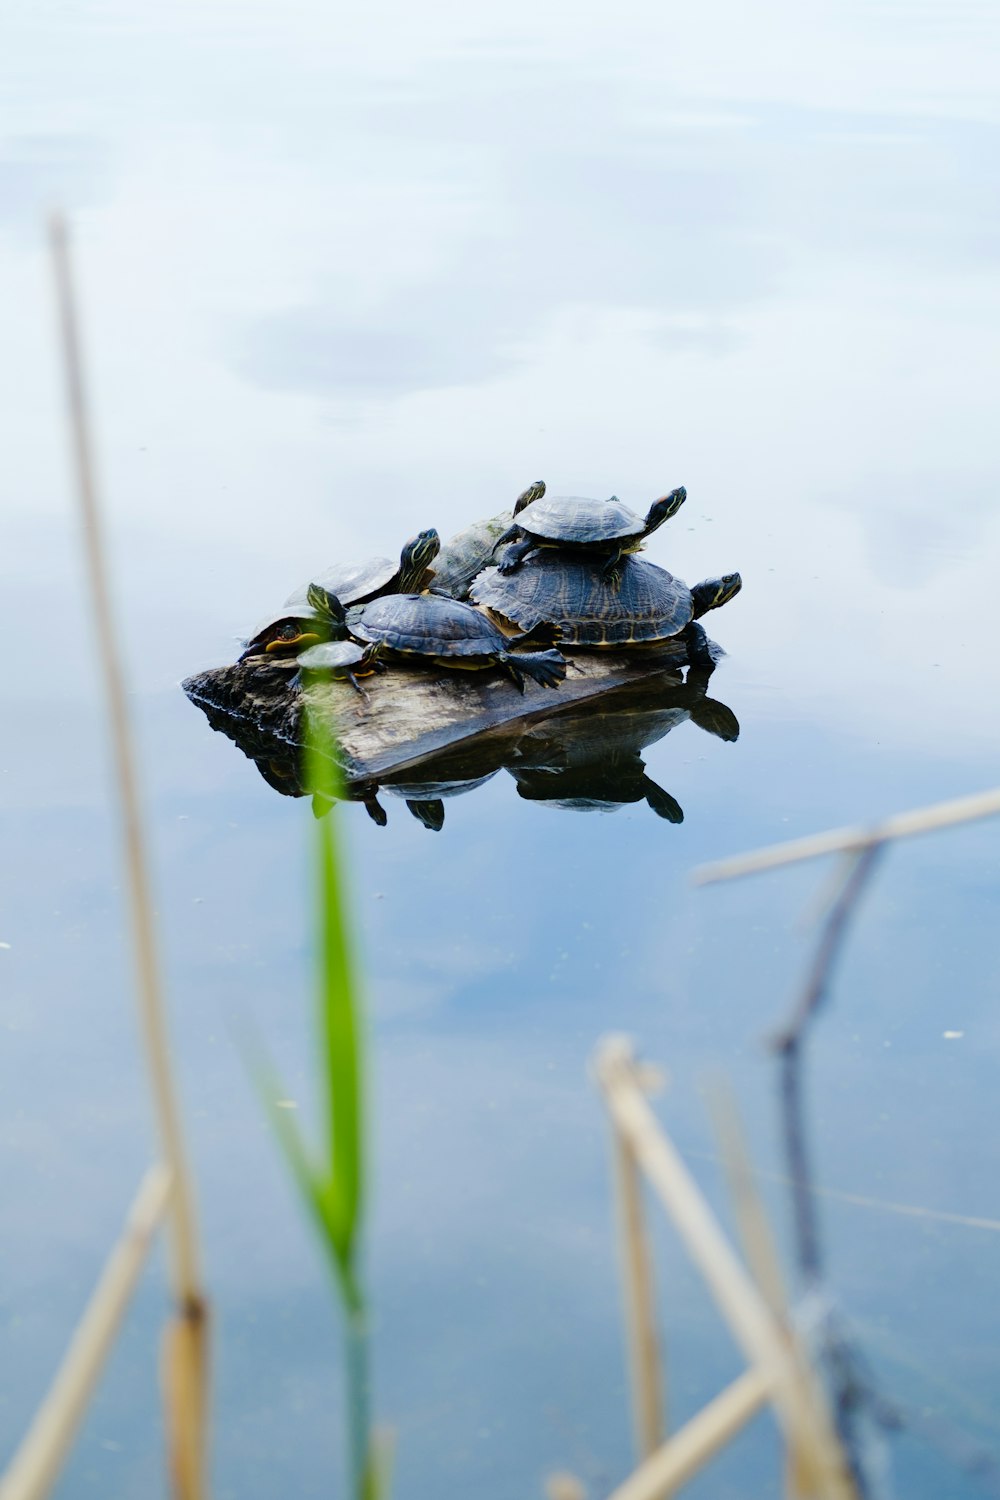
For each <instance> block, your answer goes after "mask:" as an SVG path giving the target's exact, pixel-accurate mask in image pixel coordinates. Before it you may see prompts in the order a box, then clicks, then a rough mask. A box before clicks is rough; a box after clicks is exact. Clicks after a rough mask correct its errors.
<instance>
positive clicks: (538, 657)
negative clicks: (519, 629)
mask: <svg viewBox="0 0 1000 1500" xmlns="http://www.w3.org/2000/svg"><path fill="white" fill-rule="evenodd" d="M500 660H501V661H502V662H503V664H504V666H505V667H506V668H507V671H508V672H509V673H510V675H511V676H512V677H513V679H514V681H515V682H516V683H517V685H518V687H519V688H520V689H521V691H522V693H523V692H524V679H525V677H531V678H532V679H533V680H534V681H535V682H539V683H541V685H542V687H550V688H554V687H558V686H559V684H560V682H562V680H563V678H564V677H565V676H566V658H565V656H563V654H562V652H561V651H519V652H517V653H516V654H515V653H514V652H511V651H505V652H504V653H503V655H502V656H501V658H500Z"/></svg>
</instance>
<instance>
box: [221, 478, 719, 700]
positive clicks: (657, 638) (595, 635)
mask: <svg viewBox="0 0 1000 1500" xmlns="http://www.w3.org/2000/svg"><path fill="white" fill-rule="evenodd" d="M686 498H687V491H686V490H685V489H684V488H683V487H681V488H679V489H674V490H671V491H670V493H669V494H666V495H663V496H662V497H661V498H660V499H658V500H655V501H654V502H653V504H652V505H651V506H650V507H649V509H648V511H647V512H646V515H645V517H644V518H643V517H640V516H638V515H636V514H635V513H634V512H633V511H631V510H630V509H629V508H628V507H627V506H626V505H624V504H623V503H622V501H620V500H619V499H618V497H617V496H612V497H611V498H610V499H609V500H591V499H584V498H581V497H579V496H562V497H560V496H555V497H550V496H547V495H546V492H545V485H544V483H543V482H542V481H540V480H539V481H537V482H536V483H535V484H532V485H529V487H528V488H527V489H526V490H524V492H523V493H522V494H521V495H519V496H518V499H517V501H516V502H515V504H514V507H513V510H512V511H510V512H501V513H500V514H499V515H497V516H492V517H490V518H488V519H487V520H483V521H479V522H476V523H475V524H474V525H473V526H470V527H468V528H467V529H466V530H465V531H462V532H460V533H459V534H458V535H457V536H455V537H453V538H452V540H451V541H450V542H449V543H448V544H447V546H445V547H444V548H442V546H441V542H440V538H439V537H438V534H437V532H436V531H435V530H433V529H428V530H426V531H421V532H420V533H419V534H418V535H417V536H416V537H414V538H413V539H412V540H411V541H409V542H407V543H406V545H405V546H404V547H403V549H402V552H401V554H400V558H399V563H398V565H397V564H395V563H392V562H391V561H389V560H388V559H387V558H376V559H374V560H372V561H369V562H366V563H363V564H360V565H355V566H350V565H345V566H339V567H335V568H332V569H329V570H328V571H327V572H326V573H324V574H322V575H321V576H320V577H318V578H316V579H314V580H312V581H310V583H308V584H306V585H304V586H303V587H302V588H301V589H299V590H297V591H296V592H295V593H294V594H292V595H291V597H290V598H289V599H288V600H286V602H285V604H284V605H283V606H282V609H281V611H280V612H278V613H277V614H275V615H273V616H272V617H270V618H269V619H268V620H267V621H265V622H264V624H263V625H261V626H260V627H259V628H258V629H257V630H256V631H255V632H254V634H253V635H252V636H251V637H250V638H249V640H248V641H247V643H246V649H245V651H244V652H243V655H242V657H241V658H240V659H241V661H242V660H246V659H248V658H253V657H257V656H266V657H268V658H269V659H270V660H271V661H272V662H273V661H275V660H276V659H277V660H283V661H286V662H287V663H288V664H289V665H290V666H292V665H294V666H296V667H299V668H302V669H304V670H306V671H308V672H321V673H324V674H326V675H329V676H330V677H332V678H334V679H340V680H344V681H347V682H349V683H350V684H351V685H352V686H353V687H354V688H356V689H357V690H358V691H359V692H361V691H363V689H362V688H361V687H360V684H359V682H358V680H357V679H358V678H359V677H361V676H364V675H366V674H368V673H370V672H373V671H376V670H381V669H382V668H383V667H384V665H385V664H386V663H387V662H393V661H396V662H410V663H417V664H424V665H427V664H433V665H435V666H439V667H444V668H448V669H460V670H469V669H480V668H487V667H494V666H497V667H501V668H502V669H503V670H504V671H506V672H507V673H508V675H509V676H510V677H512V678H513V680H514V681H515V683H516V684H517V686H518V687H519V688H520V689H521V691H522V692H523V691H524V681H525V678H531V679H533V680H534V681H535V682H537V683H539V684H541V685H543V686H545V687H552V688H554V687H557V686H558V684H559V683H560V682H561V681H562V680H563V678H564V677H565V675H566V659H565V657H564V656H563V655H562V653H561V652H560V651H559V650H556V649H554V645H553V643H554V642H555V641H558V642H559V644H560V645H561V646H567V647H571V648H574V649H577V648H578V649H583V650H593V649H602V648H605V649H606V648H611V649H617V650H626V651H628V650H631V649H633V648H640V647H641V648H644V649H648V648H650V647H656V646H657V645H659V644H661V643H662V642H664V641H667V640H671V639H674V638H680V639H682V640H683V642H684V644H685V647H686V650H687V655H688V659H689V661H690V662H692V663H693V664H695V665H697V666H699V667H701V668H707V669H708V670H711V668H712V665H713V660H712V656H711V653H710V651H709V648H708V642H707V638H706V636H705V632H704V629H703V628H702V626H701V625H700V624H699V623H698V621H699V619H700V617H701V616H702V615H704V614H705V613H706V612H707V611H708V610H710V609H717V608H719V606H720V605H722V604H725V603H727V601H728V600H730V599H732V598H733V596H734V595H735V594H736V593H738V592H739V589H740V587H741V580H740V575H739V574H738V573H729V574H726V575H724V576H723V577H721V578H712V579H708V580H706V581H705V582H703V583H699V584H697V585H695V587H694V588H690V589H689V588H688V587H687V585H686V584H684V583H682V582H681V580H680V579H678V578H675V577H674V576H673V575H672V574H670V573H668V572H667V571H666V569H664V568H660V567H657V566H655V565H654V564H653V563H650V562H648V561H646V560H645V559H642V558H639V557H637V556H635V554H636V553H637V552H638V551H639V550H640V549H641V547H642V546H643V544H644V542H645V540H646V538H647V537H648V536H649V535H650V534H651V533H652V532H653V531H655V530H656V528H657V527H658V526H661V525H662V524H663V523H664V522H665V521H667V520H668V519H669V518H670V517H671V516H673V515H675V514H676V512H677V511H678V510H679V509H680V507H681V505H683V503H684V501H685V499H686ZM539 647H542V648H543V649H538V648H539Z"/></svg>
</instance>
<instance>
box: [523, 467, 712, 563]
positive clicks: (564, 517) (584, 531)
mask: <svg viewBox="0 0 1000 1500" xmlns="http://www.w3.org/2000/svg"><path fill="white" fill-rule="evenodd" d="M686 499H687V490H686V489H685V488H684V486H683V485H681V487H680V488H679V489H676V490H671V491H670V494H669V495H661V497H660V499H659V500H654V501H653V503H652V505H651V506H650V507H649V510H648V511H647V512H646V518H645V520H641V519H640V517H639V516H637V515H636V513H635V511H633V510H629V508H628V506H627V505H623V504H622V502H621V501H620V500H619V499H618V496H617V495H612V496H611V498H610V500H588V499H586V498H585V497H584V496H581V495H552V496H550V497H546V496H542V497H541V498H540V499H538V500H531V501H529V502H527V503H526V504H525V505H523V506H522V507H521V508H520V509H518V508H516V507H515V511H514V524H513V526H511V528H510V530H509V531H507V532H505V533H504V535H503V536H502V537H501V538H500V542H498V543H497V545H498V546H499V545H500V543H502V542H506V541H509V542H510V543H511V545H510V546H509V547H508V548H507V550H506V552H505V553H504V554H503V557H502V558H501V559H500V563H499V569H500V572H501V573H513V572H514V571H515V569H517V568H519V567H520V565H521V563H522V562H523V561H524V559H525V558H526V557H527V556H528V554H529V553H530V552H534V550H535V549H536V548H537V547H561V548H571V549H572V550H574V551H575V550H576V549H578V548H579V549H581V550H585V551H587V552H599V553H601V554H602V555H604V558H605V561H604V573H605V576H606V577H614V576H617V573H618V570H619V568H620V565H621V561H622V558H623V557H625V556H626V555H627V554H628V553H630V552H637V551H638V550H639V548H640V547H641V546H642V544H643V542H644V541H645V539H646V537H647V536H649V535H650V533H651V532H653V531H655V530H656V528H657V527H658V526H662V525H663V523H664V521H668V520H669V519H670V517H671V516H673V515H676V513H677V511H679V510H680V508H681V506H682V505H683V504H684V501H685V500H686Z"/></svg>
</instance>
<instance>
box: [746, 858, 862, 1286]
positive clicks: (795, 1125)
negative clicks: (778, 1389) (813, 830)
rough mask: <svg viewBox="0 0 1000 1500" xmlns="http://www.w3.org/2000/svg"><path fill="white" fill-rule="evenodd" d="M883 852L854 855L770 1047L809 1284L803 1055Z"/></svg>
mask: <svg viewBox="0 0 1000 1500" xmlns="http://www.w3.org/2000/svg"><path fill="white" fill-rule="evenodd" d="M880 848H881V846H880V845H878V844H872V845H870V846H869V848H867V849H865V850H863V851H862V852H861V853H860V854H859V855H857V856H856V858H855V860H854V862H853V864H852V866H851V868H850V870H849V871H848V873H847V876H846V878H845V880H844V883H843V885H842V887H841V890H840V894H839V895H838V897H837V898H836V900H835V901H834V902H833V905H832V906H831V908H830V911H829V913H828V915H827V918H826V921H825V922H824V924H823V928H822V931H821V932H820V937H819V942H818V944H817V947H816V952H815V955H814V957H813V961H812V964H811V965H810V968H809V973H808V975H807V976H806V982H805V984H804V985H803V987H802V992H801V994H800V995H799V997H798V999H797V1000H796V1003H795V1006H794V1008H793V1010H792V1014H791V1016H790V1017H789V1020H788V1024H787V1025H786V1026H785V1027H784V1028H783V1029H782V1031H781V1032H780V1033H779V1034H778V1035H777V1036H776V1037H775V1038H774V1039H773V1041H772V1044H771V1045H772V1046H773V1048H774V1050H775V1052H777V1054H778V1056H779V1057H780V1059H781V1099H782V1118H783V1129H784V1142H785V1156H786V1158H787V1161H788V1171H789V1176H790V1177H791V1181H792V1197H793V1202H794V1211H795V1228H796V1242H797V1248H798V1263H799V1269H800V1271H801V1273H802V1276H803V1279H804V1281H805V1282H806V1284H807V1285H811V1284H814V1283H816V1282H818V1280H819V1278H820V1275H821V1264H820V1248H819V1229H818V1225H817V1218H816V1208H815V1203H814V1196H815V1195H814V1194H813V1191H812V1173H811V1171H810V1167H809V1153H808V1148H807V1146H806V1139H805V1121H804V1118H803V1111H802V1077H801V1061H802V1051H803V1046H804V1043H805V1039H806V1033H807V1031H808V1029H809V1026H810V1024H811V1023H812V1021H813V1020H814V1019H815V1018H816V1016H817V1014H818V1012H819V1010H820V1008H821V1006H822V1004H823V1001H824V999H825V998H826V995H827V991H828V989H829V984H830V978H831V975H832V973H833V968H834V965H835V964H836V961H837V958H838V957H839V955H840V951H841V948H842V946H843V942H844V938H845V936H846V933H847V927H848V923H849V922H850V919H851V916H852V915H853V913H854V910H855V908H856V906H857V904H858V901H859V899H860V897H861V894H862V892H863V890H864V888H865V885H866V883H867V881H868V878H869V876H870V875H871V874H872V871H873V870H874V867H875V864H876V862H877V860H878V855H879V852H880Z"/></svg>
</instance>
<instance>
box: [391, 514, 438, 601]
mask: <svg viewBox="0 0 1000 1500" xmlns="http://www.w3.org/2000/svg"><path fill="white" fill-rule="evenodd" d="M440 551H441V538H440V537H439V536H438V534H437V532H436V531H435V530H434V527H433V526H429V527H428V528H427V530H426V531H418V532H417V535H416V536H415V537H411V539H410V540H409V541H408V542H407V544H406V546H405V547H404V548H403V550H402V552H401V553H400V554H399V592H400V593H401V594H418V593H419V592H420V590H421V588H422V587H423V583H424V574H425V573H426V572H427V569H428V568H429V567H430V565H431V563H432V562H433V561H434V559H435V558H436V557H437V555H438V553H439V552H440Z"/></svg>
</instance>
